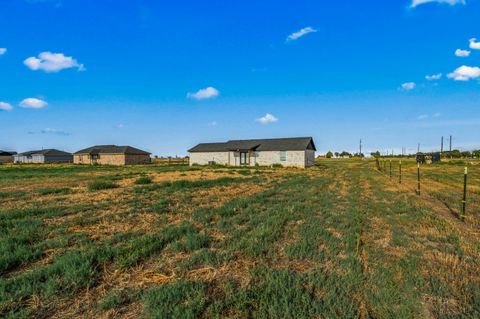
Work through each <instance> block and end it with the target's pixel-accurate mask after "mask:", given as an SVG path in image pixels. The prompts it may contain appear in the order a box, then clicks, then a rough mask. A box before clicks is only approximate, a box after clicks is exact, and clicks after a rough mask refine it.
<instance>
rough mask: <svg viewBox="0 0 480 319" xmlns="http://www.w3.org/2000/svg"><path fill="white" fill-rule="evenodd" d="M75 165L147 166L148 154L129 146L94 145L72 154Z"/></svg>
mask: <svg viewBox="0 0 480 319" xmlns="http://www.w3.org/2000/svg"><path fill="white" fill-rule="evenodd" d="M73 162H74V163H75V164H106V165H130V164H149V163H150V162H151V159H150V153H148V152H145V151H142V150H139V149H138V148H135V147H131V146H117V145H96V146H92V147H89V148H86V149H83V150H80V151H78V152H75V153H73Z"/></svg>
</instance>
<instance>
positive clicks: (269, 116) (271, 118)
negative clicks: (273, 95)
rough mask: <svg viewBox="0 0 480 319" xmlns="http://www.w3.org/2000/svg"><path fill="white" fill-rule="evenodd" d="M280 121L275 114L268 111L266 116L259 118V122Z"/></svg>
mask: <svg viewBox="0 0 480 319" xmlns="http://www.w3.org/2000/svg"><path fill="white" fill-rule="evenodd" d="M277 121H278V118H276V117H275V116H274V115H272V114H270V113H267V114H265V116H262V117H261V118H258V119H257V122H259V123H260V124H268V123H275V122H277Z"/></svg>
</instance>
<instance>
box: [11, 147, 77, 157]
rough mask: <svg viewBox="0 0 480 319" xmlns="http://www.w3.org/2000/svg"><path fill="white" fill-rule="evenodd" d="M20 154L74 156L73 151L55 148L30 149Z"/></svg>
mask: <svg viewBox="0 0 480 319" xmlns="http://www.w3.org/2000/svg"><path fill="white" fill-rule="evenodd" d="M18 155H21V156H30V155H45V156H72V153H67V152H64V151H59V150H56V149H53V148H49V149H45V150H38V151H29V152H23V153H20V154H18Z"/></svg>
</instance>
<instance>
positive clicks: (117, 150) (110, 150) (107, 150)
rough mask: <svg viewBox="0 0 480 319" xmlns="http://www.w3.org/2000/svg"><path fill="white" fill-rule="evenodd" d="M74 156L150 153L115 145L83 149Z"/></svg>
mask: <svg viewBox="0 0 480 319" xmlns="http://www.w3.org/2000/svg"><path fill="white" fill-rule="evenodd" d="M74 154H90V155H94V154H129V155H150V153H148V152H145V151H142V150H139V149H138V148H135V147H131V146H117V145H95V146H92V147H88V148H85V149H83V150H80V151H78V152H75V153H74Z"/></svg>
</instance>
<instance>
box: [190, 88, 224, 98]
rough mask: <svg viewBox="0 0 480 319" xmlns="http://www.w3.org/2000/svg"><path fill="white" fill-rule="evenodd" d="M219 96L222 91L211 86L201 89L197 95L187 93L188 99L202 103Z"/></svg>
mask: <svg viewBox="0 0 480 319" xmlns="http://www.w3.org/2000/svg"><path fill="white" fill-rule="evenodd" d="M219 94H220V91H218V90H217V89H216V88H214V87H212V86H209V87H207V88H205V89H200V90H198V91H197V92H195V93H187V98H189V99H194V100H198V101H200V100H207V99H213V98H216V97H217V96H218V95H219Z"/></svg>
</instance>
